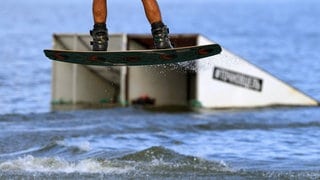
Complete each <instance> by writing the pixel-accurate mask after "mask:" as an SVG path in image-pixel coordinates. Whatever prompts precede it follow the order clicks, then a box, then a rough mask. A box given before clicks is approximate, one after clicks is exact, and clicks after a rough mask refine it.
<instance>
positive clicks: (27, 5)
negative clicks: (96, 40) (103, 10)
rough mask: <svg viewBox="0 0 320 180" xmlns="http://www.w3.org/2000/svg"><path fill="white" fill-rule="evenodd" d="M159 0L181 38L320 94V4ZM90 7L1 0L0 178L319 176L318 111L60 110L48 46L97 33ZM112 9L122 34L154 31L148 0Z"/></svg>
mask: <svg viewBox="0 0 320 180" xmlns="http://www.w3.org/2000/svg"><path fill="white" fill-rule="evenodd" d="M159 3H160V5H161V8H162V10H163V16H164V19H165V21H166V23H167V24H168V25H169V27H170V30H171V32H174V33H200V34H203V35H205V36H206V37H208V38H210V39H212V40H214V41H216V42H218V43H219V44H221V45H223V46H224V47H225V48H227V49H229V50H231V51H233V52H235V53H236V54H238V55H240V56H242V57H244V58H246V59H249V60H250V62H253V63H254V64H257V65H259V66H260V67H262V68H263V69H266V70H267V71H269V72H270V73H272V74H274V75H276V76H277V77H279V78H280V79H282V80H284V81H286V82H288V83H289V84H292V85H293V86H295V87H296V88H298V89H300V90H302V91H303V92H305V93H306V94H308V95H310V96H312V97H314V98H316V99H318V100H319V99H320V92H319V89H320V83H319V79H320V73H319V69H320V65H318V64H319V63H318V59H319V57H320V53H319V52H320V31H319V28H318V27H320V20H319V18H318V17H319V13H320V4H319V2H318V1H316V0H307V1H298V0H282V1H276V0H271V1H270V0H269V1H266V0H263V1H254V0H242V1H236V0H224V1H216V0H197V1H191V0H188V1H183V2H182V1H180V0H163V1H159ZM90 6H91V1H79V0H68V1H64V0H56V1H40V0H28V1H23V0H10V1H4V2H2V3H1V7H0V15H1V18H0V27H1V28H0V39H1V41H2V43H1V45H0V62H1V66H2V68H0V179H1V178H12V179H14V178H17V179H19V178H20V179H34V178H38V179H47V178H51V179H62V178H68V179H99V178H100V179H103V178H119V177H122V178H129V177H135V178H150V179H154V178H161V179H162V178H164V179H165V178H181V179H182V178H183V179H186V178H187V179H192V178H201V177H202V178H226V179H241V178H242V179H248V178H252V179H258V178H259V179H261V178H265V179H267V178H285V179H319V178H320V163H319V162H320V143H319V142H318V141H319V137H320V111H319V108H318V107H314V108H280V109H270V108H268V109H260V110H251V111H249V110H248V111H225V112H221V111H220V112H206V113H176V114H168V113H151V112H147V111H143V110H139V109H134V108H117V109H109V110H85V111H83V110H82V111H70V112H50V93H51V92H50V81H51V74H50V73H51V64H50V61H48V60H47V59H46V58H45V57H44V56H43V54H42V49H44V48H50V46H51V35H52V33H62V32H67V33H68V32H70V33H75V32H76V33H88V30H89V29H90V28H91V26H92V18H91V15H90V11H91V7H90ZM109 6H110V9H109V30H110V32H111V33H112V32H117V33H118V32H125V33H126V32H130V33H148V32H149V29H150V27H149V25H148V24H147V21H146V19H145V17H144V14H143V10H142V7H141V3H140V2H139V3H136V2H135V1H130V2H127V1H124V0H122V1H120V0H117V1H110V2H109ZM111 7H112V8H111ZM177 7H178V8H177ZM119 12H122V13H119ZM133 14H134V15H133ZM128 22H130V23H128Z"/></svg>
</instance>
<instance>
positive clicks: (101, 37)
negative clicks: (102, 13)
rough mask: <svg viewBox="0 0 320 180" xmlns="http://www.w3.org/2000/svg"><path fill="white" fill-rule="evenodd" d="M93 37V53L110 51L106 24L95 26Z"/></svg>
mask: <svg viewBox="0 0 320 180" xmlns="http://www.w3.org/2000/svg"><path fill="white" fill-rule="evenodd" d="M90 35H91V36H92V41H91V42H90V44H91V45H92V50H93V51H106V50H107V49H108V40H109V37H108V29H107V28H106V25H105V24H95V25H94V28H93V30H91V31H90Z"/></svg>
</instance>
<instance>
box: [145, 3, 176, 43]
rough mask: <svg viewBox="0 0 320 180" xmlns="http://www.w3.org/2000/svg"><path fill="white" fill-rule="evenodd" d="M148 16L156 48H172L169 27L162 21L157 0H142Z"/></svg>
mask: <svg viewBox="0 0 320 180" xmlns="http://www.w3.org/2000/svg"><path fill="white" fill-rule="evenodd" d="M142 3H143V7H144V10H145V13H146V17H147V19H148V21H149V23H150V25H151V32H152V35H153V41H154V45H155V48H157V49H166V48H172V45H171V42H170V39H169V37H168V34H169V29H168V28H167V26H166V25H164V24H163V22H162V17H161V12H160V8H159V5H158V3H157V1H156V0H142Z"/></svg>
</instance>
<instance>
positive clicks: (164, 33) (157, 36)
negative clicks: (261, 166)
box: [151, 22, 173, 49]
mask: <svg viewBox="0 0 320 180" xmlns="http://www.w3.org/2000/svg"><path fill="white" fill-rule="evenodd" d="M151 32H152V36H153V42H154V46H155V48H156V49H170V48H173V46H172V44H171V42H170V39H169V37H168V34H169V29H168V28H167V26H166V25H164V24H163V23H162V22H159V23H154V24H152V29H151Z"/></svg>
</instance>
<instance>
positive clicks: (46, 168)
mask: <svg viewBox="0 0 320 180" xmlns="http://www.w3.org/2000/svg"><path fill="white" fill-rule="evenodd" d="M131 170H134V167H129V166H119V165H114V166H113V165H112V162H107V161H98V160H94V159H86V160H82V161H79V162H76V163H75V162H68V161H66V160H63V159H61V158H36V157H33V156H31V155H29V156H26V157H23V158H18V159H17V160H11V161H7V162H3V163H1V164H0V171H25V172H40V173H42V172H44V173H104V174H110V173H112V174H124V173H127V172H129V171H131Z"/></svg>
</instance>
